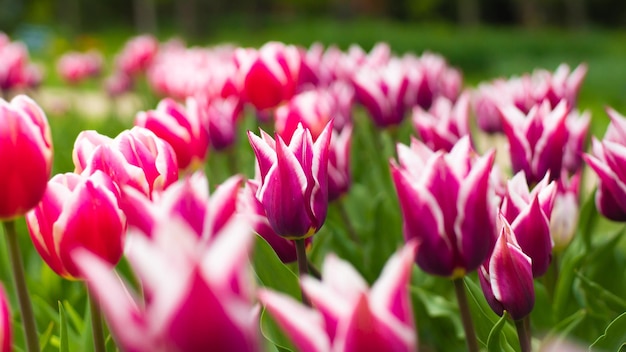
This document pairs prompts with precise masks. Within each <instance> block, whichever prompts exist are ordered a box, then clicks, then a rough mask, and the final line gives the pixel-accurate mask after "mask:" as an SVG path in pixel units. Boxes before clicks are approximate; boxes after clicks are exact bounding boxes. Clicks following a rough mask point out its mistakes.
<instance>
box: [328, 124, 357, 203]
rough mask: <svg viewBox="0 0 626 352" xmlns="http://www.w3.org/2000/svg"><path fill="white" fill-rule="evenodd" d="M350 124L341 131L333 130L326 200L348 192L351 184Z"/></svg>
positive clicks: (339, 196) (329, 153)
mask: <svg viewBox="0 0 626 352" xmlns="http://www.w3.org/2000/svg"><path fill="white" fill-rule="evenodd" d="M351 143H352V125H348V126H347V127H345V128H344V129H343V131H341V132H337V131H335V130H333V135H332V138H331V139H330V147H329V149H328V201H330V202H332V201H334V200H337V199H339V198H341V196H343V195H344V194H346V193H348V190H350V186H351V184H352V177H351V172H350V144H351Z"/></svg>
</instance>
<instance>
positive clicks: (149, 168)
mask: <svg viewBox="0 0 626 352" xmlns="http://www.w3.org/2000/svg"><path fill="white" fill-rule="evenodd" d="M72 159H73V161H74V167H75V169H74V172H76V173H83V172H86V173H87V174H91V173H93V172H94V171H95V170H101V171H103V172H104V173H106V174H107V175H109V176H110V177H111V179H113V181H114V182H115V183H117V184H118V185H119V186H120V188H121V187H123V186H124V185H129V186H131V187H134V188H136V189H138V190H139V191H141V192H143V193H144V194H146V195H148V196H151V195H152V192H153V191H161V190H164V189H165V188H167V187H168V186H169V185H170V184H172V183H174V182H176V180H178V164H177V162H176V154H175V153H174V150H173V149H172V147H171V146H170V145H169V143H167V142H165V141H164V140H162V139H161V138H159V137H157V136H156V135H155V134H154V133H153V132H152V131H150V130H148V129H145V128H143V127H137V126H136V127H133V128H132V129H130V130H126V131H123V132H122V133H120V134H119V135H117V137H115V138H114V139H111V138H109V137H107V136H103V135H101V134H99V133H98V132H96V131H83V132H81V133H80V134H79V135H78V137H76V141H75V142H74V150H73V151H72Z"/></svg>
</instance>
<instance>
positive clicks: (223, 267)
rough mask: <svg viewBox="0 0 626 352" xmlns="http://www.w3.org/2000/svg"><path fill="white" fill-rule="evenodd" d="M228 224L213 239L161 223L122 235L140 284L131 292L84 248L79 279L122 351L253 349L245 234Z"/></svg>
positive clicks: (254, 316) (256, 346) (255, 337)
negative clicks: (139, 289) (138, 289)
mask: <svg viewBox="0 0 626 352" xmlns="http://www.w3.org/2000/svg"><path fill="white" fill-rule="evenodd" d="M246 226H247V225H246V224H245V222H242V221H234V222H232V223H231V225H229V227H228V228H227V229H225V231H227V233H225V234H224V236H219V237H218V238H216V239H215V241H212V242H208V243H207V242H203V241H201V240H200V239H198V237H197V236H196V235H195V234H194V233H193V230H191V229H189V228H188V227H187V226H185V225H184V224H183V223H180V222H179V221H176V220H175V219H174V220H172V221H167V222H165V221H164V222H162V223H161V224H160V226H159V227H158V228H157V229H156V231H155V233H154V236H153V237H152V238H148V237H146V236H143V235H134V234H132V233H131V234H129V237H131V238H129V242H132V245H131V246H130V248H129V251H128V253H127V254H126V255H127V257H128V259H129V262H130V264H131V267H132V269H133V271H134V273H135V275H136V277H137V278H138V279H139V281H140V282H141V284H142V292H143V295H137V294H135V293H134V292H132V289H131V288H130V287H127V286H126V285H124V284H123V283H122V281H121V280H120V278H119V277H118V276H117V275H116V274H115V273H114V272H113V270H112V269H113V268H112V266H111V265H109V264H107V263H106V262H104V261H102V260H101V259H98V258H97V257H96V256H94V255H93V254H90V253H88V252H87V251H85V250H83V251H80V252H77V253H76V254H75V261H76V262H77V264H78V266H79V268H80V270H81V274H82V275H84V277H85V278H86V279H87V280H88V283H89V288H90V289H91V290H92V293H93V294H95V296H96V297H97V299H98V300H99V301H100V304H101V306H102V310H103V312H104V316H105V318H106V320H107V321H108V325H109V327H110V329H111V333H112V335H113V337H114V338H115V340H116V342H117V345H118V347H119V348H120V349H121V350H124V351H133V352H144V351H145V352H148V351H258V350H260V349H261V345H260V341H259V331H258V326H259V325H258V324H259V322H258V309H257V308H255V306H254V301H253V299H254V283H253V282H254V280H253V279H252V276H251V273H250V271H249V267H250V266H249V262H248V256H249V252H250V249H251V245H252V239H253V238H254V237H253V236H252V234H251V233H250V232H249V231H247V229H246Z"/></svg>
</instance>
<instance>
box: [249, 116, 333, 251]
mask: <svg viewBox="0 0 626 352" xmlns="http://www.w3.org/2000/svg"><path fill="white" fill-rule="evenodd" d="M331 132H332V120H331V122H329V123H328V124H327V125H326V127H325V128H324V130H323V132H322V133H321V134H320V136H319V137H318V138H317V140H316V141H315V142H313V137H312V136H311V132H310V131H309V130H308V129H305V128H304V127H302V125H300V126H298V128H297V129H296V131H295V132H294V134H293V137H292V138H291V141H290V142H289V145H287V144H285V142H284V141H283V139H282V138H281V137H280V136H279V135H278V134H276V140H274V139H272V137H270V136H269V135H268V134H267V133H265V132H263V131H261V137H258V136H256V135H255V134H253V133H252V132H248V137H249V139H250V144H251V145H252V148H253V149H254V153H255V154H256V158H257V162H258V166H259V172H260V176H261V187H260V188H259V190H258V192H257V195H256V196H257V198H258V199H259V201H260V202H261V203H262V204H263V207H264V208H265V213H266V215H267V218H268V220H269V222H270V225H272V228H273V229H274V232H276V233H277V234H278V235H280V236H283V237H285V238H288V239H301V238H306V237H310V236H312V235H313V234H315V233H316V232H317V231H319V229H320V228H321V227H322V225H323V224H324V221H325V220H326V211H327V210H328V147H329V144H330V137H331Z"/></svg>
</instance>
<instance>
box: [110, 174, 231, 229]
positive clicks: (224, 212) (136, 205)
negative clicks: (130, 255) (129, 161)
mask: <svg viewBox="0 0 626 352" xmlns="http://www.w3.org/2000/svg"><path fill="white" fill-rule="evenodd" d="M241 183H242V177H241V176H240V175H234V176H232V177H230V178H229V179H228V180H226V181H224V183H222V184H221V185H219V186H218V187H217V189H216V190H215V192H213V194H212V195H211V196H210V197H209V187H208V180H207V178H206V176H205V175H204V173H203V172H201V171H196V172H195V173H193V174H192V175H189V176H185V178H183V179H182V180H180V181H178V182H176V183H174V184H172V185H171V186H170V187H168V188H167V189H166V190H165V191H163V192H159V193H155V194H154V195H153V197H152V200H151V199H149V198H148V197H147V196H146V195H145V194H143V193H141V192H139V191H137V190H136V189H134V188H132V187H129V186H126V187H124V189H123V191H124V200H123V206H122V208H123V210H124V212H125V213H126V215H127V217H128V224H129V226H131V227H135V228H137V229H139V230H141V231H142V232H143V233H144V234H145V235H147V236H148V237H152V235H153V232H154V231H155V230H156V229H157V228H158V227H159V226H160V224H161V223H162V222H163V221H170V220H171V219H178V221H182V222H184V223H185V224H186V225H187V226H189V228H190V229H192V230H193V233H195V234H196V236H198V238H203V239H205V240H213V239H214V238H215V237H217V236H219V234H220V233H221V230H222V229H223V228H224V226H225V225H226V224H227V223H228V222H229V221H230V220H232V219H234V215H235V211H236V208H237V196H238V193H239V188H240V186H241Z"/></svg>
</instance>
